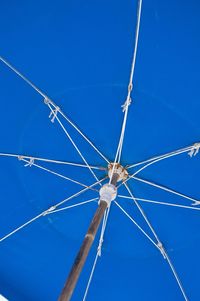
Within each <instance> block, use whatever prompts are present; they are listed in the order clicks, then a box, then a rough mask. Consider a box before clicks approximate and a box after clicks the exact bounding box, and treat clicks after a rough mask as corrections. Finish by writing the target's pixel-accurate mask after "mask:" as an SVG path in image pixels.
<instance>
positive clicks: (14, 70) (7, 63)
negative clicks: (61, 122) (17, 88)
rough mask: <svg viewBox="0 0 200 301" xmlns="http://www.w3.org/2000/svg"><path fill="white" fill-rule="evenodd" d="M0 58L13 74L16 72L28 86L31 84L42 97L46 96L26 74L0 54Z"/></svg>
mask: <svg viewBox="0 0 200 301" xmlns="http://www.w3.org/2000/svg"><path fill="white" fill-rule="evenodd" d="M0 60H1V61H2V62H3V63H4V64H5V65H6V66H7V67H8V68H10V69H11V70H12V71H13V72H14V73H15V74H17V75H18V76H19V77H21V79H23V80H24V81H25V82H26V83H27V84H28V85H29V86H31V87H32V88H33V89H34V90H35V91H36V92H38V93H39V94H40V95H41V96H42V97H44V98H45V97H47V96H46V95H45V94H44V93H43V92H42V91H41V90H40V89H39V88H38V87H36V86H35V85H34V84H33V83H32V82H31V81H30V80H29V79H28V78H27V77H26V76H24V75H23V74H22V73H21V72H19V71H18V70H17V69H16V68H14V67H13V66H12V65H11V64H10V63H9V62H8V61H7V60H5V59H4V58H3V57H2V56H0Z"/></svg>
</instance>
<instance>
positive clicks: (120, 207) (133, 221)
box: [114, 201, 160, 251]
mask: <svg viewBox="0 0 200 301" xmlns="http://www.w3.org/2000/svg"><path fill="white" fill-rule="evenodd" d="M114 203H115V204H116V205H117V206H118V207H119V209H120V210H121V211H122V212H123V213H124V214H125V215H126V216H127V217H128V218H129V219H130V221H131V222H132V223H133V224H135V226H136V227H137V228H138V229H139V230H140V231H141V232H142V233H143V234H144V235H145V236H146V237H147V238H148V239H149V240H150V241H151V242H152V244H153V245H154V246H155V247H156V248H157V249H158V250H159V251H160V248H159V247H158V245H157V244H156V243H155V242H154V241H153V239H152V238H151V237H150V236H149V235H148V234H147V233H146V232H145V231H144V230H143V229H142V228H141V227H140V226H139V225H138V223H137V222H136V221H135V220H134V219H133V218H132V217H131V216H130V215H129V214H128V213H127V212H126V211H125V210H124V209H123V208H122V206H120V205H119V203H118V202H116V201H114Z"/></svg>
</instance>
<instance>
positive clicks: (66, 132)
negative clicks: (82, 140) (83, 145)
mask: <svg viewBox="0 0 200 301" xmlns="http://www.w3.org/2000/svg"><path fill="white" fill-rule="evenodd" d="M48 107H49V109H50V111H51V112H52V114H53V116H54V117H55V119H56V120H57V121H58V123H59V124H60V126H61V128H62V129H63V131H64V133H65V134H66V136H67V137H68V139H69V140H70V142H71V143H72V145H73V146H74V148H75V149H76V151H77V152H78V154H79V156H80V157H81V158H82V160H83V161H84V163H85V164H86V165H87V167H88V169H89V170H90V172H91V174H92V175H93V177H94V178H95V179H96V180H97V181H98V178H97V176H96V175H95V173H94V171H93V170H92V169H91V168H90V165H89V164H88V162H87V161H86V159H85V157H84V156H83V154H82V153H81V151H80V149H79V148H78V147H77V145H76V143H75V142H74V140H73V139H72V137H71V136H70V134H69V133H68V131H67V130H66V128H65V127H64V125H63V124H62V122H61V121H60V119H59V118H58V116H57V114H56V113H55V112H54V110H53V109H52V107H51V106H50V104H48ZM100 185H101V184H100Z"/></svg>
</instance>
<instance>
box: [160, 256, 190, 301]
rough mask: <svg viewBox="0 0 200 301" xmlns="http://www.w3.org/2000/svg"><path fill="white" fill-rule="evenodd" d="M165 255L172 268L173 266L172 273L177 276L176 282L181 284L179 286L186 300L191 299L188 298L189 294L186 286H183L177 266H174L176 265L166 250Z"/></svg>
mask: <svg viewBox="0 0 200 301" xmlns="http://www.w3.org/2000/svg"><path fill="white" fill-rule="evenodd" d="M165 256H166V260H167V262H168V264H169V266H170V268H171V271H172V273H173V275H174V277H175V280H176V282H177V284H178V286H179V288H180V290H181V293H182V295H183V298H184V299H185V301H189V299H188V297H187V295H186V293H185V290H184V288H183V285H182V283H181V280H180V278H179V276H178V274H177V272H176V269H175V267H174V265H173V264H172V261H171V259H170V258H169V255H168V254H167V253H166V252H165Z"/></svg>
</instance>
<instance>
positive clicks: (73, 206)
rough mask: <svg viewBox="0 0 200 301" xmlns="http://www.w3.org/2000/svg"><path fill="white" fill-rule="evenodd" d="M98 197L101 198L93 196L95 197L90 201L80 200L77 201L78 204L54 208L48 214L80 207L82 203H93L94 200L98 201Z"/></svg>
mask: <svg viewBox="0 0 200 301" xmlns="http://www.w3.org/2000/svg"><path fill="white" fill-rule="evenodd" d="M98 199H99V198H93V199H90V200H88V201H84V202H80V203H77V204H74V205H71V206H67V207H63V208H60V209H56V210H53V211H49V212H48V213H47V214H52V213H56V212H60V211H65V210H68V209H71V208H75V207H79V206H82V205H85V204H89V203H93V202H94V201H97V200H98Z"/></svg>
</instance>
